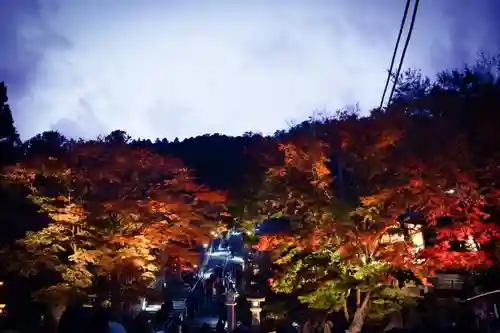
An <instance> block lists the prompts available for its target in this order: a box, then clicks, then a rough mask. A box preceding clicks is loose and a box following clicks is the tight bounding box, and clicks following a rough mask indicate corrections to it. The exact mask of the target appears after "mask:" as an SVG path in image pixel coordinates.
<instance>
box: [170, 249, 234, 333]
mask: <svg viewBox="0 0 500 333" xmlns="http://www.w3.org/2000/svg"><path fill="white" fill-rule="evenodd" d="M209 256H210V255H209ZM228 262H229V258H226V260H225V262H224V267H223V272H224V271H225V270H226V268H227V265H228ZM201 268H202V267H200V269H201ZM224 279H225V278H224ZM203 280H204V277H203V276H201V277H199V278H198V280H197V281H196V282H195V284H194V285H193V286H192V287H191V290H190V291H189V293H188V297H187V298H186V300H185V301H184V308H186V307H187V304H186V302H187V300H188V299H189V297H190V296H191V295H193V294H194V292H195V291H196V288H197V287H198V284H199V283H202V282H203ZM229 281H230V282H231V284H230V285H231V287H232V288H234V287H235V286H234V283H233V281H232V280H231V279H229ZM181 314H182V313H180V314H179V315H178V316H172V317H170V318H168V319H167V320H166V321H165V323H164V324H163V331H164V332H165V333H167V332H168V330H169V329H170V328H171V326H172V325H173V324H174V323H175V321H176V320H177V319H178V318H179V317H180V316H181Z"/></svg>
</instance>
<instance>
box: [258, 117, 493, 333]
mask: <svg viewBox="0 0 500 333" xmlns="http://www.w3.org/2000/svg"><path fill="white" fill-rule="evenodd" d="M412 126H414V125H413V122H412V121H409V120H408V118H406V119H405V117H401V113H394V114H392V113H391V112H386V113H381V114H378V115H374V116H372V117H371V118H367V119H359V120H357V121H356V122H353V123H350V122H349V121H345V122H343V123H340V124H338V127H336V130H337V131H335V134H332V135H331V138H330V142H326V141H323V142H321V141H317V140H314V139H309V140H301V141H298V142H285V143H280V144H278V152H279V153H277V154H276V156H280V158H275V160H274V161H273V162H274V164H272V165H271V166H270V167H269V169H268V172H267V178H266V181H265V182H264V183H263V185H262V191H261V193H260V201H259V202H260V212H261V214H262V215H263V216H267V217H268V218H269V217H276V216H286V217H288V219H289V220H290V222H291V225H292V229H293V232H292V234H293V237H290V236H289V235H278V236H276V235H274V236H263V237H261V239H260V243H259V246H258V247H259V248H260V249H261V250H268V251H273V252H274V253H275V256H276V257H277V258H278V259H277V261H276V264H277V270H276V274H277V276H276V279H275V280H273V283H272V286H273V288H274V289H275V290H276V291H281V292H287V293H290V292H294V293H298V294H299V295H301V296H300V297H301V299H302V300H303V301H304V302H306V303H309V304H310V306H311V307H315V308H321V309H326V310H329V311H331V310H340V309H344V312H345V314H346V316H348V318H349V320H350V321H351V328H350V331H351V332H358V331H359V329H360V327H361V326H362V323H363V321H364V319H365V318H366V316H368V315H373V314H387V313H388V312H390V311H394V310H397V309H398V308H399V307H398V305H402V304H404V303H405V301H406V300H408V299H410V298H411V297H410V296H411V295H409V294H408V293H407V291H408V289H405V288H404V286H405V285H406V283H407V282H409V281H404V280H401V278H400V276H401V275H400V272H407V273H411V275H410V276H413V277H415V278H416V280H417V281H418V282H419V283H422V284H424V285H430V282H429V279H430V278H432V277H434V276H435V274H436V272H439V271H446V270H450V269H470V268H477V267H481V266H486V265H488V264H489V262H490V261H489V258H488V255H487V253H486V252H485V251H483V247H482V246H483V245H484V244H486V243H488V242H489V241H490V240H491V239H492V238H496V237H497V236H498V235H499V233H500V228H499V227H498V226H497V225H496V224H494V223H492V221H490V220H489V219H488V218H489V214H488V213H487V209H488V207H490V208H491V207H492V206H496V205H498V198H499V196H498V193H499V192H498V191H497V190H496V189H495V188H494V187H491V186H489V187H488V183H487V182H485V181H484V180H485V179H488V177H491V174H490V173H489V170H490V169H491V168H488V166H486V167H483V168H477V167H474V166H473V165H472V163H471V160H470V159H467V156H466V151H464V148H466V146H464V145H462V146H461V149H459V150H458V149H457V147H456V145H457V144H459V142H461V141H460V140H461V138H460V135H457V136H456V137H452V136H451V135H449V137H448V138H447V140H446V141H443V142H435V143H434V145H433V146H430V147H427V148H426V149H425V150H422V151H419V150H415V149H414V147H415V145H420V143H419V142H414V140H415V138H414V137H412V134H413V133H414V131H415V128H413V127H412ZM429 130H430V131H432V130H433V129H432V128H431V129H429ZM326 138H327V139H328V136H326ZM427 139H428V138H424V139H423V140H427ZM429 144H430V143H429ZM267 160H269V159H267ZM332 170H333V171H332ZM341 173H349V174H351V175H355V176H354V177H355V179H356V187H355V188H347V186H346V185H347V184H346V183H342V178H343V177H342V174H341ZM478 179H479V180H478ZM346 191H347V192H348V191H356V195H357V196H358V198H359V200H356V201H352V200H351V201H349V200H347V199H346V194H345V192H346ZM423 230H425V231H432V232H433V233H434V237H433V239H426V240H425V241H426V244H425V247H423V245H424V244H422V240H423V239H419V238H418V237H421V236H418V235H420V234H421V231H423ZM354 291H356V292H357V293H358V301H357V302H356V304H357V305H356V307H355V311H354V312H353V317H350V314H349V313H350V311H349V310H348V302H349V299H350V298H349V297H351V296H350V295H352V292H354Z"/></svg>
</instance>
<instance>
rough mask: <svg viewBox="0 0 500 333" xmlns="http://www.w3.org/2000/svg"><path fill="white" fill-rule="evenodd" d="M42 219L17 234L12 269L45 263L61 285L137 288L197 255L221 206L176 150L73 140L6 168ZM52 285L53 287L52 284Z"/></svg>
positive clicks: (134, 291) (125, 291) (219, 196)
mask: <svg viewBox="0 0 500 333" xmlns="http://www.w3.org/2000/svg"><path fill="white" fill-rule="evenodd" d="M4 176H5V177H6V178H7V179H8V180H9V181H11V182H14V183H17V184H22V185H24V186H25V187H26V188H27V189H28V191H29V198H30V199H31V200H32V201H33V202H35V203H36V204H38V205H39V206H40V209H41V211H42V212H43V213H46V214H48V216H49V217H50V219H51V223H49V225H48V226H46V227H45V228H43V229H41V230H38V231H32V232H28V234H27V235H26V237H25V238H24V239H22V240H20V241H19V244H18V245H19V247H18V248H17V251H16V253H17V255H18V256H19V259H20V260H18V261H16V262H13V263H12V265H13V266H17V267H14V269H19V270H22V271H24V272H25V273H27V274H36V273H38V272H40V271H41V270H42V271H43V270H47V269H48V270H53V271H56V272H58V273H59V274H60V284H59V287H60V289H68V288H69V289H77V290H81V291H85V292H90V291H93V292H99V291H103V292H104V293H108V292H110V291H111V292H114V293H115V294H114V295H115V296H116V297H119V298H120V299H121V300H123V299H124V298H127V297H129V296H130V297H133V296H134V295H138V293H139V292H144V289H145V288H146V287H147V286H148V285H149V284H150V283H151V282H152V281H153V280H154V278H156V277H157V276H158V274H159V270H160V268H161V267H166V266H168V265H169V264H170V263H172V262H173V260H175V261H176V262H178V261H179V260H180V261H191V262H194V261H197V260H198V258H199V254H198V253H197V251H195V247H196V246H197V245H200V244H203V243H205V242H206V241H207V240H208V239H209V237H210V231H211V230H212V229H213V228H214V227H216V226H217V221H218V220H219V217H220V214H223V213H224V211H225V208H224V201H225V195H224V194H223V193H218V192H214V191H211V190H209V189H208V188H206V187H205V186H203V185H200V184H198V183H197V182H196V181H195V179H194V178H193V176H192V173H191V172H190V171H189V170H188V169H187V168H186V167H185V166H184V165H183V164H182V162H181V161H180V160H178V159H176V158H172V157H164V156H159V155H156V154H154V153H152V152H150V151H148V150H143V149H137V148H132V147H130V146H128V145H125V144H113V143H104V142H100V141H96V142H85V143H74V144H72V146H71V147H70V149H69V150H68V151H67V153H65V154H63V155H62V156H60V157H57V158H55V157H39V158H33V159H31V160H29V161H27V162H24V163H22V164H18V165H15V166H13V167H10V168H8V169H7V172H6V173H5V175H4ZM51 288H52V289H53V288H54V286H52V287H51Z"/></svg>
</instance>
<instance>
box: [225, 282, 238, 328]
mask: <svg viewBox="0 0 500 333" xmlns="http://www.w3.org/2000/svg"><path fill="white" fill-rule="evenodd" d="M237 297H238V293H237V292H235V291H233V290H229V291H228V292H227V294H226V302H225V303H226V310H227V333H231V332H232V331H233V330H234V328H235V327H236V314H235V311H234V307H235V306H236V298H237Z"/></svg>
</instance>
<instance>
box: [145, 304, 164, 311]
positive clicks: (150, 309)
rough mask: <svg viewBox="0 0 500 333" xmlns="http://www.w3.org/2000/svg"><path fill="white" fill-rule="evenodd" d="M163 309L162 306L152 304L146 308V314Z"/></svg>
mask: <svg viewBox="0 0 500 333" xmlns="http://www.w3.org/2000/svg"><path fill="white" fill-rule="evenodd" d="M160 309H161V304H152V305H148V306H146V307H145V308H144V311H146V312H156V311H158V310H160Z"/></svg>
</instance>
